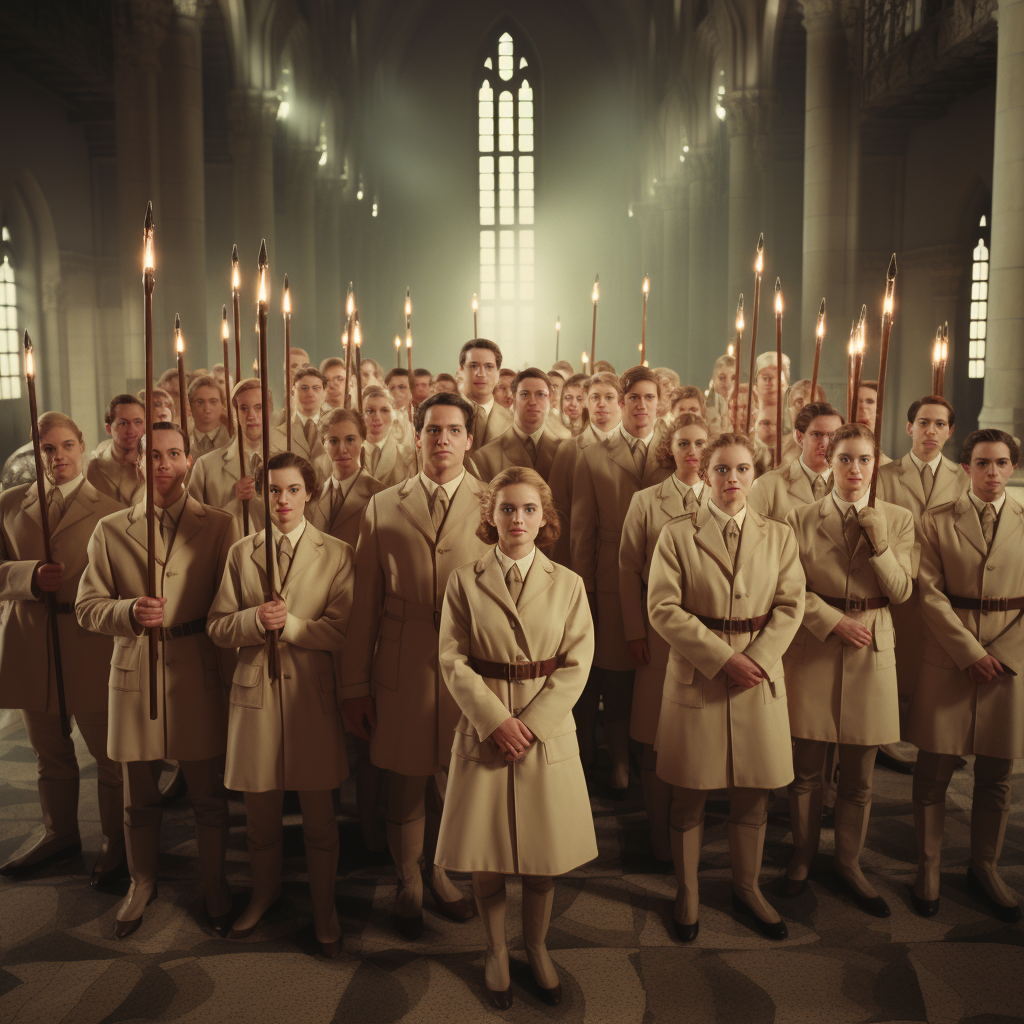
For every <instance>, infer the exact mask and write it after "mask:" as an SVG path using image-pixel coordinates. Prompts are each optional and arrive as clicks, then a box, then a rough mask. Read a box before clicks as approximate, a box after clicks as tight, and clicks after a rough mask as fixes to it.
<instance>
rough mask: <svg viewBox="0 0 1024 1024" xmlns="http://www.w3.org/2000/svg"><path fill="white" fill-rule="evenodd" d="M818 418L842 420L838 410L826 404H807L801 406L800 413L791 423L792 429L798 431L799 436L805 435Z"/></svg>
mask: <svg viewBox="0 0 1024 1024" xmlns="http://www.w3.org/2000/svg"><path fill="white" fill-rule="evenodd" d="M819 416H838V417H839V419H840V420H842V418H843V414H842V413H841V412H840V411H839V410H838V409H836V408H833V406H831V405H829V403H828V402H807V403H806V404H805V405H803V406H801V408H800V411H799V412H798V413H797V414H796V419H795V420H794V421H793V429H794V430H799V431H800V433H801V434H806V433H807V428H808V427H809V426H810V425H811V424H812V423H813V422H814V421H815V420H816V419H817V418H818V417H819Z"/></svg>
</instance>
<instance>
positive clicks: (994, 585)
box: [907, 430, 1024, 924]
mask: <svg viewBox="0 0 1024 1024" xmlns="http://www.w3.org/2000/svg"><path fill="white" fill-rule="evenodd" d="M1019 459H1020V449H1019V448H1018V445H1017V442H1016V441H1015V440H1014V438H1013V437H1011V436H1010V435H1009V434H1007V433H1006V432H1005V431H1002V430H975V431H973V432H972V433H970V434H968V435H967V437H966V438H965V440H964V444H963V448H962V449H961V452H960V464H961V465H962V466H963V468H964V469H965V470H966V471H967V473H968V474H969V476H970V480H971V488H970V490H969V491H968V492H967V493H966V494H961V495H960V496H959V497H958V498H957V499H956V500H955V501H952V502H949V503H948V504H946V505H940V506H939V507H938V508H935V509H932V510H930V511H928V512H925V514H924V516H923V519H922V530H921V565H920V570H919V574H918V583H919V584H920V587H921V611H922V613H923V614H924V618H925V621H926V622H927V623H928V626H929V627H930V629H931V633H930V635H929V636H928V637H927V638H926V640H925V644H924V647H923V650H922V651H921V662H922V666H921V675H920V677H919V680H918V685H917V686H915V688H914V693H913V696H912V698H911V703H910V715H909V718H908V722H907V738H908V739H909V740H910V741H911V742H912V743H916V744H917V746H918V747H919V748H920V751H919V753H918V756H917V767H916V768H915V769H914V825H915V827H916V829H917V850H918V871H917V881H916V883H915V885H914V891H913V902H914V908H915V909H916V910H917V912H918V913H919V914H922V915H923V916H925V917H930V916H932V915H933V914H935V913H936V912H937V911H938V909H939V865H940V854H941V850H942V832H943V825H944V823H945V805H946V789H947V787H948V786H949V780H950V778H951V777H952V774H953V771H954V769H955V768H956V765H957V760H958V758H959V757H960V756H962V755H965V754H974V755H975V758H974V796H973V801H972V804H971V859H970V864H969V866H968V868H967V878H968V881H969V882H970V883H971V884H972V886H973V888H974V889H975V891H976V892H977V893H978V895H979V896H980V898H981V899H982V901H983V902H984V903H986V904H987V906H988V908H989V909H990V910H991V912H992V913H993V914H994V915H995V916H996V917H997V918H998V919H999V920H1000V921H1005V922H1007V923H1009V924H1012V923H1014V922H1016V921H1019V920H1020V919H1021V911H1020V906H1019V904H1018V902H1017V896H1016V894H1015V893H1014V892H1013V890H1012V889H1010V888H1009V886H1007V884H1006V883H1005V882H1004V881H1003V880H1002V878H1001V877H1000V876H999V870H998V864H999V855H1000V853H1001V851H1002V847H1003V837H1004V835H1005V834H1006V823H1007V820H1008V818H1009V815H1010V799H1011V797H1010V775H1011V773H1012V771H1013V761H1014V759H1015V758H1020V757H1024V508H1021V506H1020V505H1019V504H1018V503H1017V502H1016V501H1015V500H1014V499H1013V498H1011V497H1009V496H1008V495H1007V494H1006V490H1005V488H1006V482H1007V481H1008V480H1009V479H1010V477H1011V475H1012V474H1013V471H1014V469H1016V467H1017V463H1018V462H1019Z"/></svg>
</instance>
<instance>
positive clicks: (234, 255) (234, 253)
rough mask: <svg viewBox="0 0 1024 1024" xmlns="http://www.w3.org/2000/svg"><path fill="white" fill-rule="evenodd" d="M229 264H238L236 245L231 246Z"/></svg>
mask: <svg viewBox="0 0 1024 1024" xmlns="http://www.w3.org/2000/svg"><path fill="white" fill-rule="evenodd" d="M231 262H232V263H237V262H238V246H237V245H233V246H231Z"/></svg>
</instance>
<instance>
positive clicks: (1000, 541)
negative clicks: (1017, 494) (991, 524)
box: [988, 495, 1024, 559]
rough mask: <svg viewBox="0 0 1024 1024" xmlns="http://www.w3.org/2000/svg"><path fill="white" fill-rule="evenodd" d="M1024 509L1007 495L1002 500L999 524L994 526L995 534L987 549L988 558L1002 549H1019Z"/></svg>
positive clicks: (999, 553)
mask: <svg viewBox="0 0 1024 1024" xmlns="http://www.w3.org/2000/svg"><path fill="white" fill-rule="evenodd" d="M1022 512H1024V509H1021V507H1020V505H1019V504H1018V503H1017V502H1016V501H1014V500H1013V498H1011V497H1010V496H1009V495H1007V496H1006V500H1005V501H1004V502H1003V511H1002V512H1001V513H1000V514H999V524H998V525H997V526H996V535H995V537H993V538H992V547H991V548H990V549H989V553H988V557H989V559H993V558H995V557H996V556H997V555H1001V554H1002V553H1003V552H1004V551H1013V552H1018V555H1017V557H1018V558H1019V557H1020V555H1019V552H1020V549H1021V532H1022V530H1024V523H1022V521H1021V515H1022Z"/></svg>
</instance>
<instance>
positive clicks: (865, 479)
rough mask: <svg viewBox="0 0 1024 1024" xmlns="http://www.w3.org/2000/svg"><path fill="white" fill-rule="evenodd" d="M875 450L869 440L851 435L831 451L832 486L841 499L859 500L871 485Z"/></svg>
mask: <svg viewBox="0 0 1024 1024" xmlns="http://www.w3.org/2000/svg"><path fill="white" fill-rule="evenodd" d="M874 465H875V452H874V448H873V446H872V444H871V442H870V441H868V440H867V439H865V438H863V437H851V438H849V439H848V440H846V441H843V442H842V443H841V444H840V445H839V446H838V447H837V448H836V450H835V451H834V452H833V453H832V473H833V474H834V476H833V481H834V483H833V487H834V489H835V492H836V494H838V495H839V497H840V498H842V499H843V501H859V500H860V499H861V498H862V497H863V496H864V495H865V494H867V490H868V488H869V487H870V486H871V474H872V472H873V467H874Z"/></svg>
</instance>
